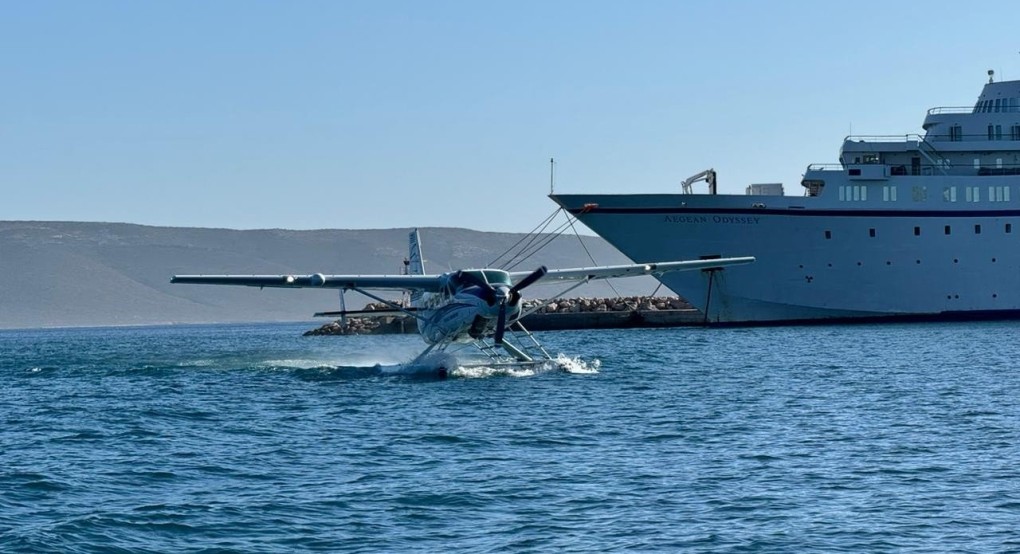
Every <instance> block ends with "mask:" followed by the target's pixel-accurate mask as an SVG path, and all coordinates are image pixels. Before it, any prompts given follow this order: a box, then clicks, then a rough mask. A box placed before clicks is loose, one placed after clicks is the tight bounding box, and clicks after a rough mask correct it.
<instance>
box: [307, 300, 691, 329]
mask: <svg viewBox="0 0 1020 554" xmlns="http://www.w3.org/2000/svg"><path fill="white" fill-rule="evenodd" d="M535 306H540V307H539V309H538V310H536V311H535V313H534V314H532V315H531V316H529V317H535V315H537V314H576V313H600V312H634V311H637V312H647V311H658V310H691V309H693V306H691V305H690V304H689V303H688V302H687V301H686V300H684V299H683V298H680V297H678V296H652V297H650V296H628V297H620V298H560V299H557V300H554V301H551V302H550V301H546V300H525V301H524V305H523V306H522V307H523V308H524V310H525V311H528V310H531V309H532V308H534V307H535ZM364 309H365V310H371V311H377V310H381V311H389V310H391V309H392V308H390V307H389V306H387V305H386V304H382V303H372V304H368V305H366V306H365V308H364ZM416 330H417V324H416V323H415V321H414V318H412V317H411V316H407V315H396V316H393V315H389V316H380V317H348V318H347V319H346V323H344V324H341V323H340V321H339V320H337V321H334V322H331V323H327V324H325V325H323V326H322V327H319V328H318V329H312V330H311V331H307V332H305V335H306V336H312V335H382V334H392V333H412V332H415V331H416Z"/></svg>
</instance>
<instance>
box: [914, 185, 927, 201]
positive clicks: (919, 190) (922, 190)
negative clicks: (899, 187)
mask: <svg viewBox="0 0 1020 554" xmlns="http://www.w3.org/2000/svg"><path fill="white" fill-rule="evenodd" d="M910 196H911V197H912V198H913V199H914V202H924V201H926V200H928V187H925V186H923V185H914V187H913V188H912V189H911V190H910Z"/></svg>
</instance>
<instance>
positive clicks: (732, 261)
mask: <svg viewBox="0 0 1020 554" xmlns="http://www.w3.org/2000/svg"><path fill="white" fill-rule="evenodd" d="M753 261H754V257H753V256H744V257H740V258H715V259H711V260H688V261H680V262H658V263H646V264H624V265H603V266H596V267H576V268H570V269H550V270H549V271H547V272H546V273H545V275H544V276H543V277H542V281H584V280H590V279H613V278H616V277H636V276H638V275H658V274H661V273H666V272H669V271H693V270H696V269H714V268H721V267H726V266H731V265H742V264H749V263H751V262H753ZM530 273H531V272H530V271H521V272H516V271H513V272H510V278H511V279H512V280H513V281H514V282H516V281H517V280H518V279H521V278H524V277H526V276H528V275H529V274H530Z"/></svg>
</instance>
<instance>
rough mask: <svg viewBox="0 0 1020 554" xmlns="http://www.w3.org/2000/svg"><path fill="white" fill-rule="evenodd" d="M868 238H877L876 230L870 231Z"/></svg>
mask: <svg viewBox="0 0 1020 554" xmlns="http://www.w3.org/2000/svg"><path fill="white" fill-rule="evenodd" d="M868 236H869V237H871V238H875V229H874V228H871V229H868Z"/></svg>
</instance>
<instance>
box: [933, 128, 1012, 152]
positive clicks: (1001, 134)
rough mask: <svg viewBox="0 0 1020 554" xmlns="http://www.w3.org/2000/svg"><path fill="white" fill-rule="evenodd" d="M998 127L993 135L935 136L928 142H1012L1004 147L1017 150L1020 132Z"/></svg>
mask: <svg viewBox="0 0 1020 554" xmlns="http://www.w3.org/2000/svg"><path fill="white" fill-rule="evenodd" d="M997 127H998V129H996V128H995V127H993V128H992V131H991V133H974V134H967V135H963V134H960V135H935V136H932V137H929V138H928V139H927V140H928V142H970V141H981V142H988V141H992V142H995V141H1003V142H1007V143H1008V142H1012V143H1013V144H1011V145H1008V146H1007V145H1003V146H1005V147H1006V148H1007V149H1009V150H1015V149H1016V147H1017V145H1016V143H1017V142H1018V141H1020V130H1013V129H1012V128H1010V127H1006V128H1005V129H1003V127H1005V126H1004V125H998V126H997ZM1016 127H1020V126H1016Z"/></svg>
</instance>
